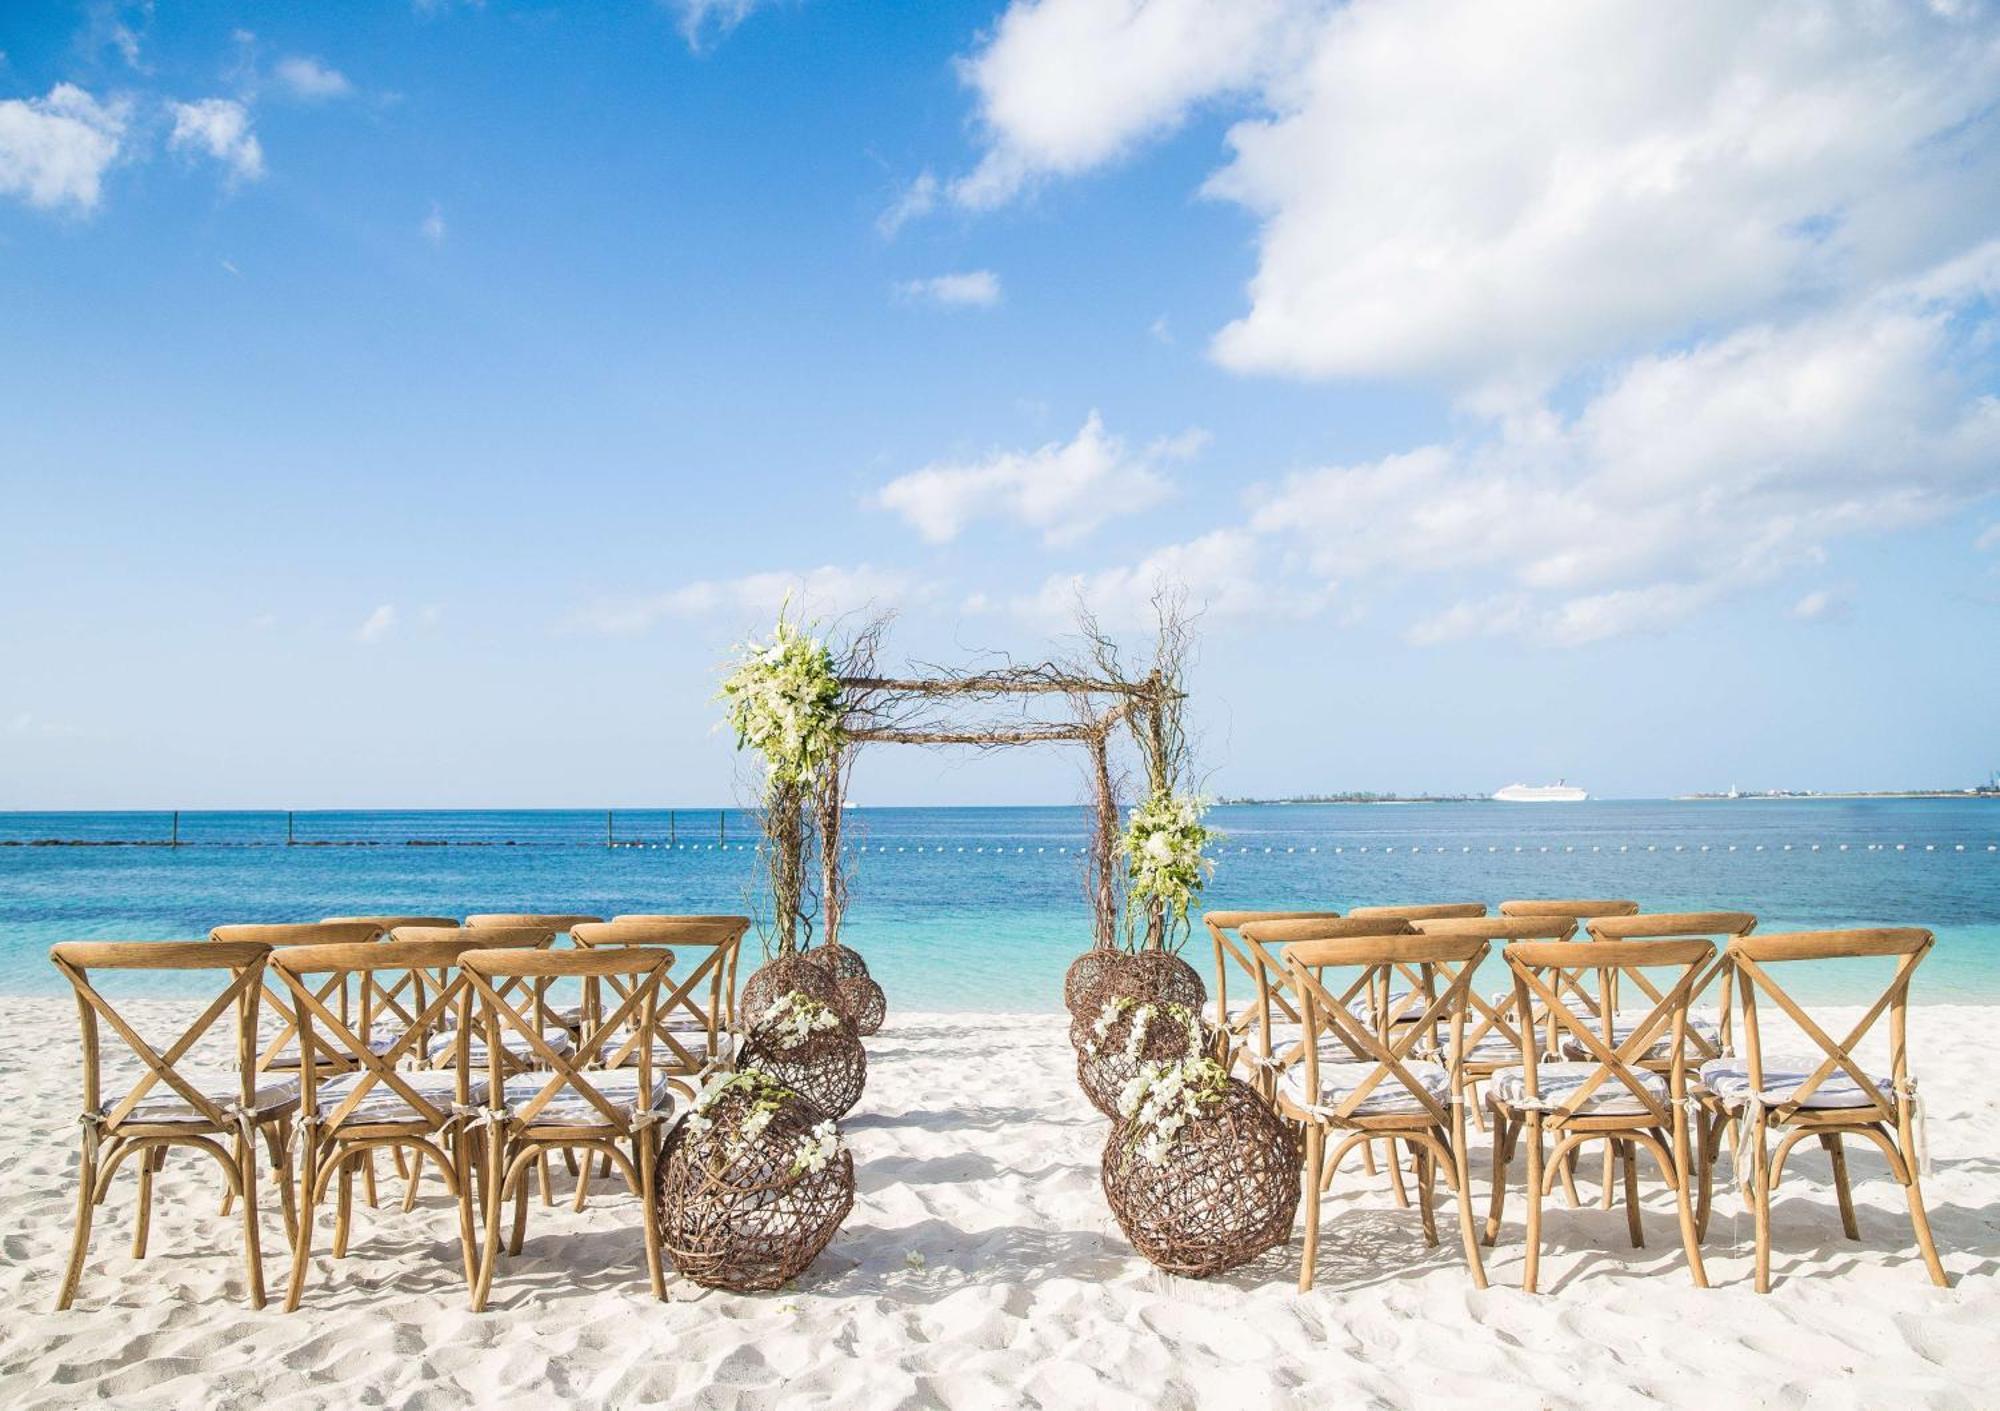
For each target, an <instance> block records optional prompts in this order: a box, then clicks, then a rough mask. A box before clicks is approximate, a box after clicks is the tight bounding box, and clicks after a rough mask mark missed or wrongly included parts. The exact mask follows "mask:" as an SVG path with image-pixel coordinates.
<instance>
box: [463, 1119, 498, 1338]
mask: <svg viewBox="0 0 2000 1411" xmlns="http://www.w3.org/2000/svg"><path fill="white" fill-rule="evenodd" d="M506 1154H507V1152H506V1146H505V1136H504V1134H503V1133H502V1132H501V1130H500V1124H499V1123H497V1122H495V1123H492V1124H490V1125H489V1126H488V1127H487V1129H486V1239H485V1241H484V1243H483V1244H482V1245H481V1246H480V1251H479V1276H478V1277H477V1278H476V1279H474V1280H473V1283H472V1311H473V1312H474V1313H483V1312H485V1311H486V1295H487V1292H488V1290H490V1289H491V1288H492V1287H493V1266H494V1264H495V1263H496V1262H497V1261H498V1260H499V1258H500V1201H501V1173H502V1172H503V1171H504V1170H505V1169H506V1166H505V1161H506Z"/></svg>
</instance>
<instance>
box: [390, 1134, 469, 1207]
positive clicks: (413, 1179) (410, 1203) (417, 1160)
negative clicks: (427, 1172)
mask: <svg viewBox="0 0 2000 1411" xmlns="http://www.w3.org/2000/svg"><path fill="white" fill-rule="evenodd" d="M403 1164H404V1163H403V1149H402V1148H401V1147H397V1148H396V1165H397V1167H398V1168H401V1167H402V1166H403ZM460 1169H461V1170H463V1169H464V1168H463V1167H461V1168H460ZM398 1174H402V1173H401V1171H400V1169H399V1171H398ZM406 1179H407V1184H405V1185H404V1187H403V1213H404V1214H406V1215H407V1214H408V1213H409V1212H410V1211H412V1210H415V1209H416V1208H417V1187H418V1186H419V1185H420V1184H422V1182H423V1179H424V1154H423V1152H421V1151H413V1152H411V1153H410V1160H409V1174H408V1176H407V1178H406Z"/></svg>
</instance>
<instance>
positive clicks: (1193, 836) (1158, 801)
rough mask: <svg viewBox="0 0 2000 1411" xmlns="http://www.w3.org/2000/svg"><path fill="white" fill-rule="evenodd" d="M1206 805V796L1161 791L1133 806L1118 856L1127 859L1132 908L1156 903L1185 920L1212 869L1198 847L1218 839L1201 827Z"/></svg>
mask: <svg viewBox="0 0 2000 1411" xmlns="http://www.w3.org/2000/svg"><path fill="white" fill-rule="evenodd" d="M1207 809H1208V801H1207V800H1206V799H1202V798H1197V797H1195V796H1193V795H1190V794H1176V793H1172V792H1170V791H1167V790H1162V791H1160V792H1159V793H1156V794H1154V795H1153V796H1152V797H1151V798H1149V799H1147V800H1146V801H1145V802H1144V803H1142V804H1140V805H1139V806H1138V807H1137V808H1135V809H1133V810H1132V816H1131V818H1130V819H1129V820H1128V821H1127V822H1126V825H1125V834H1124V836H1123V837H1121V838H1120V839H1119V840H1118V855H1119V856H1120V857H1122V858H1124V859H1125V877H1126V882H1127V895H1128V896H1129V897H1130V898H1131V900H1132V902H1133V904H1134V908H1135V910H1144V909H1146V907H1147V905H1148V904H1149V903H1158V904H1160V905H1161V906H1162V907H1163V908H1164V909H1165V911H1166V912H1167V914H1168V915H1169V916H1171V917H1172V919H1173V920H1174V921H1176V922H1179V923H1182V924H1185V923H1186V921H1187V918H1188V911H1189V910H1190V908H1192V907H1193V905H1194V901H1195V898H1196V897H1197V896H1199V895H1200V893H1201V889H1202V888H1203V887H1204V886H1206V885H1207V883H1208V879H1209V878H1210V877H1211V876H1213V875H1214V873H1215V863H1214V861H1213V860H1212V859H1210V858H1208V857H1206V856H1204V855H1203V853H1202V849H1203V848H1204V847H1206V846H1207V845H1208V844H1209V843H1211V842H1215V841H1217V840H1219V839H1220V838H1221V837H1222V834H1220V833H1218V832H1216V831H1215V830H1214V829H1212V828H1207V827H1204V826H1203V825H1202V821H1201V818H1202V814H1203V813H1205V812H1206V811H1207Z"/></svg>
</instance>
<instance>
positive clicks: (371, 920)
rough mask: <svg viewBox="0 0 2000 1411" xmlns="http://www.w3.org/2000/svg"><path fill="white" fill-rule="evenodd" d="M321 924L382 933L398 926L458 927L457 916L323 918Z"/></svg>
mask: <svg viewBox="0 0 2000 1411" xmlns="http://www.w3.org/2000/svg"><path fill="white" fill-rule="evenodd" d="M320 923H321V924H322V925H326V926H342V925H346V926H352V925H368V926H373V927H375V928H376V929H377V930H380V931H393V930H395V929H396V928H397V927H398V926H452V927H456V926H457V925H458V918H457V917H455V916H323V917H321V918H320Z"/></svg>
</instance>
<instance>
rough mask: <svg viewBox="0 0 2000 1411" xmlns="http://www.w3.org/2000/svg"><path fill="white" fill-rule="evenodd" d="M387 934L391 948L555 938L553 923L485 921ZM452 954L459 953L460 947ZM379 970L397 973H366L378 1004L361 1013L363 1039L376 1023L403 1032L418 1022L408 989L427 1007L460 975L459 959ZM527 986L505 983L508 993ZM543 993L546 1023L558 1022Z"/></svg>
mask: <svg viewBox="0 0 2000 1411" xmlns="http://www.w3.org/2000/svg"><path fill="white" fill-rule="evenodd" d="M388 939H389V944H390V946H391V947H402V946H412V945H422V946H439V945H456V946H458V948H459V950H469V949H473V948H475V947H476V948H479V949H482V950H515V949H526V950H542V949H546V948H547V947H548V946H551V945H553V944H554V943H555V939H556V933H555V930H554V928H552V927H549V926H482V927H479V928H477V930H476V933H475V930H474V929H473V928H470V927H464V926H398V927H397V928H396V929H395V930H393V931H391V932H390V933H389V937H388ZM452 954H453V955H454V956H455V955H456V954H457V952H452ZM377 969H378V970H379V971H380V972H381V973H386V974H393V975H394V977H395V978H394V979H393V980H391V981H389V982H387V983H385V982H384V981H383V980H382V979H381V978H380V974H377V973H374V972H371V973H369V974H368V975H366V976H364V979H363V984H362V987H361V993H362V996H363V1002H364V1004H368V1003H372V1004H373V1006H374V1013H373V1014H372V1015H364V1016H363V1020H362V1023H363V1026H364V1027H363V1028H362V1031H361V1033H362V1036H363V1037H364V1038H367V1037H372V1034H371V1025H372V1022H380V1021H382V1020H390V1021H391V1022H394V1021H397V1020H400V1021H401V1022H402V1024H403V1025H404V1028H405V1032H407V1031H408V1030H409V1029H412V1028H416V1027H418V1025H417V1015H416V1014H415V1013H412V1012H410V1011H409V1010H406V1009H405V1008H404V1006H403V1002H402V1001H403V996H404V994H405V993H406V992H407V993H408V995H409V996H410V999H411V1003H412V1004H413V1005H414V1006H415V1008H416V1009H417V1010H423V1009H425V1008H427V1007H428V1006H429V1005H430V1002H431V995H432V994H433V992H435V991H438V990H441V989H444V988H445V987H446V986H448V985H452V984H454V983H455V982H458V981H459V980H460V977H459V976H458V974H457V962H456V960H453V961H452V962H451V963H449V964H443V965H414V966H413V965H395V966H381V967H378V968H377ZM529 989H530V987H529V986H527V985H526V984H524V983H523V982H522V981H519V980H510V981H508V982H507V983H506V985H505V991H506V992H507V993H509V994H512V993H513V992H515V991H517V990H518V991H522V992H526V991H528V990H529ZM371 997H372V999H371ZM529 997H530V998H536V997H537V996H534V995H530V996H529ZM539 998H540V1000H541V1001H542V1005H543V1008H542V1010H541V1012H540V1013H539V1014H538V1016H537V1017H538V1018H539V1019H540V1021H541V1023H542V1026H543V1027H544V1028H546V1027H548V1026H549V1025H551V1024H553V1023H554V1022H555V1021H554V1016H553V1015H551V1014H550V1013H549V1012H548V1009H547V999H548V997H547V995H546V994H542V995H540V996H539ZM468 1006H469V1002H468ZM446 1027H447V1028H450V1029H456V1028H457V1027H458V1026H457V1025H456V1023H452V1024H449V1025H447V1026H446ZM431 1028H432V1032H436V1025H435V1023H433V1024H432V1026H431ZM420 1042H421V1041H420ZM424 1053H425V1050H424V1049H423V1048H418V1049H417V1054H418V1056H419V1057H422V1056H423V1055H424Z"/></svg>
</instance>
